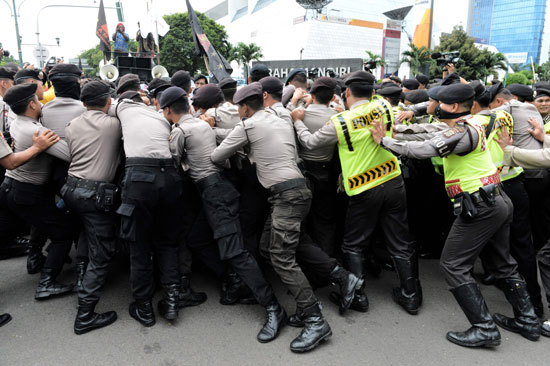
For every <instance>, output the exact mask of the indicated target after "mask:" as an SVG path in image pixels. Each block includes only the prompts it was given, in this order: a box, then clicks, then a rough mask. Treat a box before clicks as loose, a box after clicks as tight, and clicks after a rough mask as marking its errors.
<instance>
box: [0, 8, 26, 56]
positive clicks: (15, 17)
mask: <svg viewBox="0 0 550 366" xmlns="http://www.w3.org/2000/svg"><path fill="white" fill-rule="evenodd" d="M25 1H26V0H24V1H23V2H25ZM4 2H5V3H6V5H7V6H8V8H10V13H11V15H12V16H13V19H15V36H16V37H17V52H18V54H19V64H20V65H23V53H21V37H20V36H19V22H18V21H17V10H18V9H17V7H16V6H15V0H12V4H13V8H12V6H11V5H10V3H8V2H7V1H6V0H4ZM19 6H20V7H21V5H19Z"/></svg>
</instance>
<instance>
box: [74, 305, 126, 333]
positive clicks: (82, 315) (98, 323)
mask: <svg viewBox="0 0 550 366" xmlns="http://www.w3.org/2000/svg"><path fill="white" fill-rule="evenodd" d="M95 306H96V303H95V302H88V301H86V300H82V299H78V312H77V313H76V319H75V320H74V332H75V334H84V333H88V332H89V331H92V330H94V329H98V328H103V327H106V326H108V325H111V324H113V323H114V322H115V320H116V319H117V315H116V313H115V312H114V311H107V312H106V313H102V314H98V313H96V312H95V311H94V310H95Z"/></svg>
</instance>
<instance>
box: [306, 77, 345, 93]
mask: <svg viewBox="0 0 550 366" xmlns="http://www.w3.org/2000/svg"><path fill="white" fill-rule="evenodd" d="M337 86H338V81H336V79H334V78H329V77H328V76H321V77H320V78H319V79H317V80H315V81H314V82H313V85H312V86H311V89H310V90H309V92H310V93H312V94H314V93H315V92H316V91H317V90H319V89H329V90H332V91H334V90H335V89H336V87H337Z"/></svg>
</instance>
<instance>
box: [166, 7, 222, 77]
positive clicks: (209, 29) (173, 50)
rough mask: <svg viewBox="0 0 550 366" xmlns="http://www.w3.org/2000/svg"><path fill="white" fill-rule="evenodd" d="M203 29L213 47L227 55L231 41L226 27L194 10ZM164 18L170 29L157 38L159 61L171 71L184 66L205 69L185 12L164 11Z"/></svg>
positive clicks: (184, 67)
mask: <svg viewBox="0 0 550 366" xmlns="http://www.w3.org/2000/svg"><path fill="white" fill-rule="evenodd" d="M196 14H197V17H198V18H199V21H200V23H201V25H202V28H203V30H204V33H205V34H206V36H207V37H208V39H209V40H210V42H211V43H212V45H213V46H214V47H215V48H216V50H217V51H218V52H219V53H220V54H221V55H223V56H224V57H226V58H227V56H229V54H230V50H231V45H230V44H229V43H228V42H227V32H226V31H225V27H224V26H223V25H220V24H218V23H216V22H215V21H214V20H212V19H210V18H209V17H207V16H206V15H204V14H202V13H199V12H196ZM164 20H166V22H167V23H168V24H169V25H170V32H168V33H167V34H166V36H164V37H162V38H161V40H160V63H161V65H163V66H164V67H166V69H167V70H168V72H169V73H170V74H173V73H174V72H176V71H178V70H186V71H188V72H190V73H191V74H194V73H195V72H197V71H198V70H200V71H201V72H202V73H206V71H207V70H206V66H205V64H204V59H203V58H202V56H197V55H196V54H195V44H194V41H193V32H192V31H191V25H190V24H189V17H188V15H187V13H177V14H171V15H165V16H164Z"/></svg>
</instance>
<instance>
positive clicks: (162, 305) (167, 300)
mask: <svg viewBox="0 0 550 366" xmlns="http://www.w3.org/2000/svg"><path fill="white" fill-rule="evenodd" d="M163 287H164V298H163V299H162V300H160V301H159V303H158V309H159V314H160V315H162V316H163V317H164V318H165V319H166V320H176V319H177V318H178V312H179V306H178V305H179V298H180V285H179V284H174V285H165V286H163Z"/></svg>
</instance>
